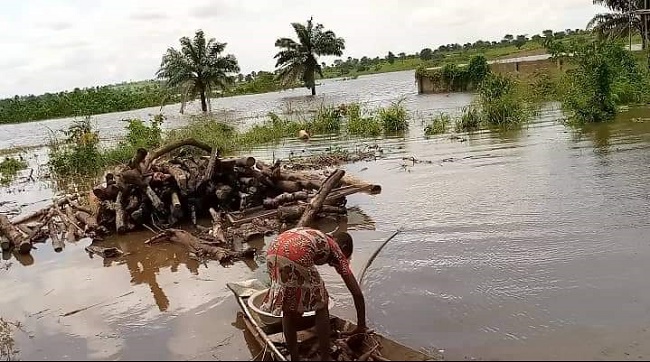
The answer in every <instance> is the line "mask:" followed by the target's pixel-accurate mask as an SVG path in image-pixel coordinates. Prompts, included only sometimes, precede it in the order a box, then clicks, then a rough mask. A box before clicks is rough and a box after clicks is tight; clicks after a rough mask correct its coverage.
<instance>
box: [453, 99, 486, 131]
mask: <svg viewBox="0 0 650 362" xmlns="http://www.w3.org/2000/svg"><path fill="white" fill-rule="evenodd" d="M480 127H481V112H480V110H479V109H478V108H477V107H476V106H474V105H469V106H465V107H463V110H462V112H461V116H460V118H458V119H457V120H456V124H455V130H456V132H463V131H470V132H471V131H475V130H477V129H479V128H480Z"/></svg>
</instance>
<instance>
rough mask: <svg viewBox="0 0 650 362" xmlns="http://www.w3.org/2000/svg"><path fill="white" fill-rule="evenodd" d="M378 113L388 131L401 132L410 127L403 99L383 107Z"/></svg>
mask: <svg viewBox="0 0 650 362" xmlns="http://www.w3.org/2000/svg"><path fill="white" fill-rule="evenodd" d="M377 115H378V117H379V120H380V121H381V123H382V126H383V128H384V131H386V132H401V131H406V130H407V129H408V128H409V123H408V120H407V116H408V114H407V113H406V108H405V107H404V105H403V100H399V101H397V102H393V103H392V104H391V105H390V106H388V107H386V108H381V109H380V110H379V112H378V114H377Z"/></svg>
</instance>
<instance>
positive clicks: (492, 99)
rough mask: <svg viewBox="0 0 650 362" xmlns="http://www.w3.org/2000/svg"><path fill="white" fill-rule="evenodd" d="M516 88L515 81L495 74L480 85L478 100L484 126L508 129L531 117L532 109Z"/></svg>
mask: <svg viewBox="0 0 650 362" xmlns="http://www.w3.org/2000/svg"><path fill="white" fill-rule="evenodd" d="M517 86H518V84H517V82H516V80H515V79H513V78H511V77H508V76H503V75H497V74H491V75H489V76H488V77H486V78H485V80H484V81H483V82H482V83H481V85H480V87H479V97H478V99H479V105H480V110H481V118H482V120H483V122H484V123H485V124H486V125H488V126H497V127H501V128H509V127H512V126H518V125H520V124H522V123H524V122H526V121H528V120H529V119H530V118H531V117H532V115H533V113H534V112H533V107H532V105H531V104H530V103H529V102H528V101H527V100H526V99H525V97H524V94H523V93H522V92H521V91H519V90H518V88H517Z"/></svg>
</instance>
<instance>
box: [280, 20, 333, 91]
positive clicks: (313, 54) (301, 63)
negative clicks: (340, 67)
mask: <svg viewBox="0 0 650 362" xmlns="http://www.w3.org/2000/svg"><path fill="white" fill-rule="evenodd" d="M312 21H313V18H310V19H309V20H308V21H307V25H303V24H300V23H291V26H293V29H294V30H295V31H296V35H298V41H297V42H296V41H294V40H293V39H290V38H280V39H278V40H276V41H275V46H276V47H278V48H281V49H282V50H281V51H279V52H278V53H277V54H276V55H275V59H277V63H276V65H275V66H276V67H279V69H278V78H279V79H280V80H281V81H282V84H283V85H287V84H293V83H295V82H296V81H298V80H301V81H302V83H303V84H304V85H305V87H307V88H310V89H311V94H312V95H316V73H317V72H318V74H319V75H320V76H321V77H323V70H322V67H321V64H319V63H318V56H320V55H337V56H341V55H342V54H343V49H345V40H344V39H343V38H337V37H336V34H334V32H333V31H331V30H327V31H326V30H324V27H323V25H322V24H316V25H314V24H313V22H312Z"/></svg>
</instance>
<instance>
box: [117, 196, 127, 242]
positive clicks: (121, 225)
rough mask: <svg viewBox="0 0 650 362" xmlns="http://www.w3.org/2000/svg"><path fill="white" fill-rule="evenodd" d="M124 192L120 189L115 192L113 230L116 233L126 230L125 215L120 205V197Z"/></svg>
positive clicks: (121, 197)
mask: <svg viewBox="0 0 650 362" xmlns="http://www.w3.org/2000/svg"><path fill="white" fill-rule="evenodd" d="M123 196H124V193H123V192H122V191H120V192H119V193H118V194H117V199H116V200H115V206H114V208H115V231H117V233H118V234H121V233H123V232H124V231H126V224H125V221H126V220H125V219H126V215H125V214H124V207H123V206H122V199H123Z"/></svg>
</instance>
